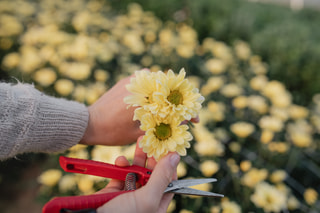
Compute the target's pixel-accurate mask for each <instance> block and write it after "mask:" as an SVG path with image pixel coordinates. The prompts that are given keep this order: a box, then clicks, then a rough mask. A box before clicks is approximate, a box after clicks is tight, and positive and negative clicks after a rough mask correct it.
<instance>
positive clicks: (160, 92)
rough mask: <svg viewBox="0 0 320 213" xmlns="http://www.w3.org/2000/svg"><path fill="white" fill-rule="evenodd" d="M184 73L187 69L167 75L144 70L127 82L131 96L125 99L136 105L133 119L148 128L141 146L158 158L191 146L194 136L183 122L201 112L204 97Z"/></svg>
mask: <svg viewBox="0 0 320 213" xmlns="http://www.w3.org/2000/svg"><path fill="white" fill-rule="evenodd" d="M185 75H186V72H185V70H184V69H181V70H180V72H179V74H178V75H175V74H174V72H173V71H172V70H169V71H168V72H167V73H166V74H165V73H164V72H162V71H158V72H150V71H148V70H141V71H136V72H135V77H133V78H132V79H131V82H130V84H129V85H127V89H128V91H130V92H131V93H132V95H130V96H127V97H125V99H124V101H125V103H127V104H129V106H134V107H137V108H136V109H135V111H134V117H133V120H139V121H140V123H141V125H140V129H141V130H143V131H145V135H144V136H143V139H142V140H141V141H140V143H139V146H140V147H141V148H143V151H144V152H145V153H147V155H148V157H154V158H155V159H156V160H159V159H160V158H161V157H163V156H164V155H166V154H167V153H168V152H175V151H176V152H178V153H179V154H180V155H182V156H184V155H186V148H189V147H190V143H189V141H191V140H192V135H191V134H190V132H188V129H189V127H188V126H187V125H184V124H182V122H183V121H185V120H187V121H189V120H191V118H195V117H196V116H197V115H198V113H199V110H200V109H201V103H202V102H203V101H204V97H203V96H201V94H200V93H199V90H198V89H197V88H195V87H194V86H193V84H191V83H190V82H189V81H188V79H185Z"/></svg>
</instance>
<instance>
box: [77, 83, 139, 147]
mask: <svg viewBox="0 0 320 213" xmlns="http://www.w3.org/2000/svg"><path fill="white" fill-rule="evenodd" d="M129 83H130V77H127V78H125V79H122V80H121V81H119V82H118V83H117V84H116V85H115V86H113V87H112V88H111V89H110V90H108V91H107V92H106V93H105V94H104V95H103V96H101V97H100V98H99V99H98V100H97V101H96V102H95V103H94V104H92V105H91V106H89V107H88V110H89V122H88V127H87V129H86V131H85V134H84V136H83V137H82V139H81V141H80V143H82V144H86V145H125V144H130V143H133V142H135V141H136V140H137V138H138V137H139V136H140V135H143V134H144V132H143V131H142V130H140V128H139V126H140V123H139V121H133V112H134V109H135V108H134V107H130V108H127V106H128V105H127V104H125V103H124V102H123V98H124V97H126V96H128V95H130V94H131V93H130V92H128V91H127V89H126V88H125V85H126V84H129Z"/></svg>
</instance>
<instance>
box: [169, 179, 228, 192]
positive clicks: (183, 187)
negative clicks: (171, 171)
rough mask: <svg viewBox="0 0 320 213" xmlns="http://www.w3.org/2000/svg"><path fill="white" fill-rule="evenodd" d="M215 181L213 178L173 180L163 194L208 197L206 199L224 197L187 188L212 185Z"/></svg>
mask: <svg viewBox="0 0 320 213" xmlns="http://www.w3.org/2000/svg"><path fill="white" fill-rule="evenodd" d="M216 181H217V179H215V178H203V179H186V180H174V181H172V182H171V183H170V184H169V186H168V187H167V189H166V190H165V191H164V192H165V193H166V192H172V193H175V194H185V195H197V196H208V197H224V195H222V194H217V193H213V192H206V191H201V190H197V189H192V188H189V186H195V185H199V184H204V183H212V182H216Z"/></svg>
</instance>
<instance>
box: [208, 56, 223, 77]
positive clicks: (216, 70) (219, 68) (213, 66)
mask: <svg viewBox="0 0 320 213" xmlns="http://www.w3.org/2000/svg"><path fill="white" fill-rule="evenodd" d="M205 66H206V68H207V69H208V70H209V71H210V72H211V73H212V74H221V73H223V72H224V71H226V67H227V65H226V64H225V62H224V61H223V60H221V59H217V58H212V59H209V60H208V61H206V63H205Z"/></svg>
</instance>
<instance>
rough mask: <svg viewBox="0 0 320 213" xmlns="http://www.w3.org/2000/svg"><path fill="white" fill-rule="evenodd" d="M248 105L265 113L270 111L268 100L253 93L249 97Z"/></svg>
mask: <svg viewBox="0 0 320 213" xmlns="http://www.w3.org/2000/svg"><path fill="white" fill-rule="evenodd" d="M247 103H248V107H249V108H250V109H253V110H254V111H256V112H258V113H260V114H265V113H266V112H267V111H268V104H267V101H266V100H265V99H264V98H263V97H262V96H259V95H251V96H249V97H248V99H247Z"/></svg>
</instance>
